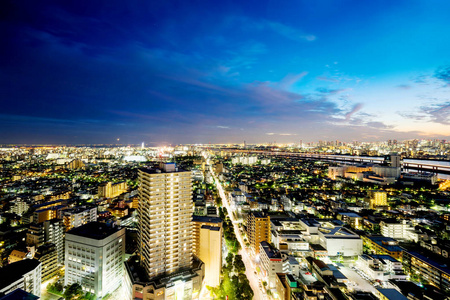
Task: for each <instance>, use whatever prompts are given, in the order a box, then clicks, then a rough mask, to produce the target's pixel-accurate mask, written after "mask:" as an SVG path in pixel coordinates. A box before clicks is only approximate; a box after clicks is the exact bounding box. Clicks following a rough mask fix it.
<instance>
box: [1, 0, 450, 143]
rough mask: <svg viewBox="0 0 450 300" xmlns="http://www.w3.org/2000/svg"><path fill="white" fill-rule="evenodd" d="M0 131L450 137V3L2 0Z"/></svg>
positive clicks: (24, 135)
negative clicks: (449, 34)
mask: <svg viewBox="0 0 450 300" xmlns="http://www.w3.org/2000/svg"><path fill="white" fill-rule="evenodd" d="M0 5H1V6H0V8H1V9H0V11H2V13H1V14H0V20H1V23H2V30H1V31H0V32H1V33H0V41H1V42H2V45H5V46H4V47H2V49H1V50H0V51H1V56H0V92H1V97H2V99H3V101H2V104H3V105H2V112H1V113H0V126H1V127H2V128H3V130H2V131H1V132H0V143H2V144H9V143H27V144H30V143H36V144H89V143H105V144H114V143H124V144H140V143H141V142H142V141H144V142H145V143H146V144H149V145H150V146H153V145H158V144H164V143H166V144H179V143H203V144H207V143H242V142H243V141H244V140H245V141H247V142H248V143H264V142H274V141H276V142H280V143H287V142H298V141H299V140H304V141H318V140H340V141H344V142H349V141H353V140H358V141H379V140H388V139H398V140H405V139H414V138H418V139H421V138H425V139H434V138H438V139H448V138H449V137H450V102H449V100H448V97H447V96H446V95H447V94H448V92H449V89H450V62H449V60H448V59H447V55H446V54H447V53H449V50H450V39H448V38H447V37H446V28H448V26H449V25H450V24H449V23H450V20H448V18H447V14H446V12H447V11H448V10H449V8H450V3H448V2H446V1H436V2H434V3H432V4H430V3H429V2H427V1H397V2H395V3H392V2H389V1H379V2H376V3H362V2H359V1H343V2H339V3H338V2H331V1H317V2H314V3H311V2H310V1H286V2H283V3H275V2H272V1H263V2H261V1H258V2H252V1H246V2H245V3H238V2H237V1H236V2H226V3H225V2H224V3H215V2H214V3H212V2H206V1H200V2H197V3H195V4H192V3H185V2H175V1H170V2H165V3H156V2H153V1H149V2H146V3H138V2H135V1H132V2H127V3H123V2H117V3H108V4H103V3H98V4H94V3H90V4H89V6H87V5H86V6H85V5H83V4H82V3H81V4H80V3H79V2H73V3H71V2H65V3H58V2H54V1H44V2H40V3H39V4H37V3H34V2H31V1H3V2H2V3H1V4H0Z"/></svg>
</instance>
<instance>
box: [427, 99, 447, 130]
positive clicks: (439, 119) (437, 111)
mask: <svg viewBox="0 0 450 300" xmlns="http://www.w3.org/2000/svg"><path fill="white" fill-rule="evenodd" d="M421 109H422V111H423V112H424V113H425V114H427V115H428V116H429V117H430V119H431V121H433V122H436V123H441V124H445V125H450V102H445V103H441V104H435V105H432V106H422V107H421Z"/></svg>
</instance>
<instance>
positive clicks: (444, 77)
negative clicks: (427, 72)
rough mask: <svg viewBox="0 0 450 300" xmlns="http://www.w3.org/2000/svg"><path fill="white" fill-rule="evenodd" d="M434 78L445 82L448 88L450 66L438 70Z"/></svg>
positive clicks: (449, 84) (449, 83)
mask: <svg viewBox="0 0 450 300" xmlns="http://www.w3.org/2000/svg"><path fill="white" fill-rule="evenodd" d="M434 77H435V78H437V79H439V80H441V81H444V82H445V84H446V85H447V86H450V66H444V67H441V68H439V69H438V70H436V72H435V74H434Z"/></svg>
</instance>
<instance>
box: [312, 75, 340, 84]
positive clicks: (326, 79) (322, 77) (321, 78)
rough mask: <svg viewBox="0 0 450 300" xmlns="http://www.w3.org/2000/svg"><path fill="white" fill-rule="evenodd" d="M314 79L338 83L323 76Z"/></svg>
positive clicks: (336, 80)
mask: <svg viewBox="0 0 450 300" xmlns="http://www.w3.org/2000/svg"><path fill="white" fill-rule="evenodd" d="M316 78H317V79H319V80H322V81H328V82H335V83H337V82H339V80H338V79H334V78H330V77H325V76H318V77H316Z"/></svg>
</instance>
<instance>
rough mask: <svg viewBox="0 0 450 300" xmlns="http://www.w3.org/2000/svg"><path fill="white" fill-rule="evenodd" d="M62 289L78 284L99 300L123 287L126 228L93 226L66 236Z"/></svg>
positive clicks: (81, 227)
mask: <svg viewBox="0 0 450 300" xmlns="http://www.w3.org/2000/svg"><path fill="white" fill-rule="evenodd" d="M65 258H66V259H65V269H66V270H65V273H66V274H65V281H64V285H70V284H73V283H79V284H81V286H82V288H83V290H84V291H86V292H90V293H95V294H96V295H97V297H98V298H99V299H101V298H102V297H104V296H105V295H106V294H109V293H112V292H113V291H115V290H116V289H117V288H118V287H119V286H120V284H121V283H122V278H123V269H124V268H123V262H124V258H125V228H120V227H114V226H107V225H106V224H104V223H99V222H92V223H88V224H86V225H83V226H80V227H77V228H74V229H72V230H70V231H69V232H67V233H66V255H65Z"/></svg>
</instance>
